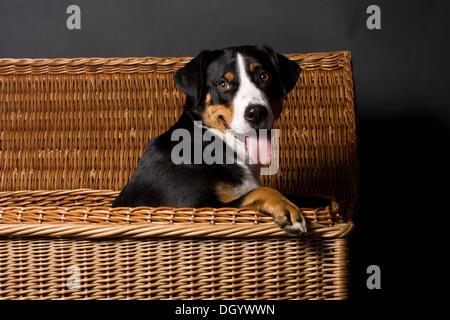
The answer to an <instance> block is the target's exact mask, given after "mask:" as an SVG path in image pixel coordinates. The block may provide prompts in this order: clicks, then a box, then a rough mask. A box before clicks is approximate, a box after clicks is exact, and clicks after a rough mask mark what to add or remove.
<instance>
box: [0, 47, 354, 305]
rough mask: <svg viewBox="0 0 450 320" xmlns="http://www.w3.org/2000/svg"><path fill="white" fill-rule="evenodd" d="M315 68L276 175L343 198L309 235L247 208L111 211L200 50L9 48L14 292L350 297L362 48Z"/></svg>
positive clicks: (309, 64)
mask: <svg viewBox="0 0 450 320" xmlns="http://www.w3.org/2000/svg"><path fill="white" fill-rule="evenodd" d="M289 57H290V58H291V59H293V60H295V61H297V62H298V63H299V64H300V66H301V68H302V72H301V75H300V79H299V81H298V83H297V86H296V88H295V89H294V90H293V91H292V92H291V93H290V94H289V97H288V100H287V102H286V106H285V108H284V111H283V112H282V115H281V117H280V119H279V120H278V121H277V122H276V125H275V127H277V128H279V129H281V130H280V138H281V145H280V170H279V172H278V174H276V175H274V176H264V177H263V182H264V183H265V184H266V185H267V186H272V187H275V188H277V189H278V190H280V191H281V192H283V193H285V194H322V195H329V196H333V197H334V198H336V199H339V205H337V204H336V203H330V205H327V206H324V207H320V208H304V209H303V210H304V213H305V215H306V217H307V220H308V223H309V230H310V231H309V232H308V233H307V234H306V236H304V237H301V238H297V237H293V236H290V235H288V234H286V233H285V232H284V231H282V230H281V229H279V228H278V227H277V226H276V225H275V224H274V223H273V222H272V219H271V218H270V217H268V216H266V215H264V214H262V213H259V212H255V211H252V210H249V209H246V208H242V209H232V208H195V209H193V208H168V207H164V208H150V207H139V208H111V207H110V204H111V202H112V200H113V199H114V197H115V196H116V195H117V194H118V191H119V190H120V189H121V188H122V187H123V186H124V185H125V183H126V182H127V181H128V179H129V178H130V176H131V174H132V173H133V171H134V168H135V167H136V165H137V162H138V160H139V158H140V156H141V155H142V153H143V152H144V148H145V146H146V143H147V140H148V139H149V138H150V137H152V136H155V135H158V134H160V133H162V132H163V131H165V130H167V129H168V128H169V127H170V126H171V124H173V123H174V122H175V120H176V119H177V117H178V116H179V114H180V112H181V108H182V105H183V100H184V96H183V94H182V93H181V92H180V91H179V90H178V89H177V88H176V87H175V85H174V82H173V75H174V72H175V71H176V70H177V69H178V68H180V67H181V66H183V65H184V64H185V63H186V62H187V61H189V59H190V58H153V57H150V58H106V59H105V58H86V59H83V58H81V59H0V298H1V299H343V298H345V297H346V295H347V290H348V287H347V269H348V257H347V237H346V236H347V235H348V234H349V232H350V230H351V229H352V223H351V220H350V214H351V213H352V212H353V211H354V208H355V206H356V202H357V189H358V170H357V161H358V160H357V149H356V132H355V113H354V102H353V81H352V73H351V56H350V53H349V52H332V53H315V54H293V55H289Z"/></svg>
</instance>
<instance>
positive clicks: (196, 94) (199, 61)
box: [174, 50, 219, 105]
mask: <svg viewBox="0 0 450 320" xmlns="http://www.w3.org/2000/svg"><path fill="white" fill-rule="evenodd" d="M218 54H219V50H214V51H210V50H203V51H201V52H200V53H199V54H198V55H197V56H196V57H194V58H193V59H192V60H191V61H189V62H188V63H187V64H186V65H185V66H184V67H183V68H181V69H179V70H178V71H177V72H176V73H175V77H174V80H175V84H176V85H177V86H178V87H179V88H180V89H181V91H183V92H184V93H186V94H187V95H188V97H190V98H191V99H192V101H193V102H194V103H195V105H197V104H198V103H199V102H200V100H201V98H202V96H203V94H204V89H205V86H206V83H205V81H206V68H207V67H208V65H209V63H210V62H211V61H212V60H213V59H214V58H215V57H217V56H218Z"/></svg>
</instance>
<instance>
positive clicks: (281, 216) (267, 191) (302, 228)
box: [246, 187, 307, 235]
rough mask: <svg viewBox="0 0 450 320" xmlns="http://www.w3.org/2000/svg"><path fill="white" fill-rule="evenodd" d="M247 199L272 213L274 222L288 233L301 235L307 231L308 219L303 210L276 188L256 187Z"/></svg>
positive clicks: (258, 207) (261, 209)
mask: <svg viewBox="0 0 450 320" xmlns="http://www.w3.org/2000/svg"><path fill="white" fill-rule="evenodd" d="M246 201H247V202H248V203H249V204H250V203H251V204H252V205H253V206H255V205H256V208H257V209H259V210H260V211H262V212H264V213H267V214H270V215H272V217H273V220H274V222H275V223H276V224H277V225H279V226H280V228H282V229H283V230H285V231H287V232H288V233H291V234H295V235H301V234H303V233H305V232H306V231H307V228H306V219H305V217H304V216H303V214H302V212H301V210H300V209H299V208H298V207H297V206H296V205H295V204H293V203H292V202H291V201H289V200H288V199H287V198H286V197H284V196H283V195H282V194H281V193H280V192H278V191H277V190H275V189H272V188H265V187H261V188H258V189H255V190H253V191H252V192H250V193H249V194H248V195H247V197H246Z"/></svg>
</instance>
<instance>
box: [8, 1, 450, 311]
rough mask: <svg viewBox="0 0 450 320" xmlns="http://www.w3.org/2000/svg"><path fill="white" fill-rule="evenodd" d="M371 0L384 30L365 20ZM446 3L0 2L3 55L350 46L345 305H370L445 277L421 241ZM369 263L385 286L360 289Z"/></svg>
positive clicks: (417, 294) (440, 165)
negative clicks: (355, 163) (354, 119)
mask: <svg viewBox="0 0 450 320" xmlns="http://www.w3.org/2000/svg"><path fill="white" fill-rule="evenodd" d="M70 4H77V5H79V6H80V7H81V30H73V31H71V30H68V29H67V28H66V18H67V16H68V15H67V14H66V8H67V6H69V5H70ZM371 4H376V5H378V6H379V7H380V8H381V26H382V29H381V30H368V29H367V27H366V19H367V17H368V14H366V8H367V7H368V6H369V5H371ZM449 9H450V5H449V2H448V1H358V0H355V1H350V0H341V1H330V0H308V1H276V0H259V1H239V0H228V1H223V0H222V1H206V0H202V1H200V0H191V1H182V0H176V1H175V0H168V1H143V0H142V1H137V0H128V1H117V0H114V1H113V0H101V1H100V0H96V1H87V0H76V1H75V0H74V1H61V0H60V1H57V0H55V1H50V0H41V1H32V0H28V1H23V0H20V1H19V0H14V1H12V0H11V1H4V0H1V1H0V57H3V58H7V57H11V58H18V57H30V58H38V57H49V58H54V57H92V56H99V57H129V56H192V55H195V54H196V53H198V51H200V50H201V49H206V48H210V49H212V48H222V47H227V46H231V45H241V44H258V43H266V44H268V45H270V46H272V47H273V48H275V49H276V50H277V51H279V52H283V53H294V52H320V51H336V50H350V51H351V52H352V55H353V72H354V81H355V91H356V104H357V116H358V128H359V146H360V162H361V199H360V200H361V209H360V213H359V215H358V216H357V217H356V219H355V220H356V221H355V222H356V230H355V232H354V234H353V236H352V245H351V253H350V254H351V261H352V264H351V295H350V298H351V299H350V303H352V302H366V303H368V304H369V305H371V306H374V308H373V310H372V311H375V310H376V309H377V308H376V306H377V303H378V302H380V301H383V302H391V303H393V304H396V303H397V302H398V301H399V300H400V299H403V298H404V297H408V298H422V297H423V298H425V297H428V298H430V297H431V298H434V297H435V296H436V295H438V293H436V292H435V291H431V290H430V291H426V290H424V289H423V288H424V287H423V285H429V284H440V282H441V272H442V270H440V269H439V266H440V263H439V260H440V259H442V258H441V257H440V256H439V255H435V254H434V251H433V248H435V249H437V248H436V243H437V239H436V242H432V243H430V242H429V241H427V240H430V239H431V240H435V239H434V238H433V234H436V235H440V233H439V232H438V231H437V229H438V227H439V226H442V225H443V223H444V221H443V218H444V217H445V213H446V211H448V209H447V208H446V206H445V202H444V201H445V200H446V199H447V197H448V195H446V194H447V193H448V187H447V186H446V183H445V182H446V181H448V179H447V178H448V170H447V165H448V163H449V160H450V159H449V156H448V153H447V150H448V147H449V142H450V111H449V110H450V109H449V96H450V95H449V80H448V71H449V59H448V56H449V47H450V46H449V40H448V38H449V36H448V33H449V30H450V28H449V25H450V23H449V19H448V16H449V13H450V11H449ZM438 181H442V182H444V183H438ZM429 231H431V233H430V232H429ZM441 255H442V252H441ZM371 264H376V265H379V266H380V267H381V271H382V281H381V282H382V284H381V285H382V289H381V290H368V289H367V288H366V283H365V282H366V278H367V275H366V268H367V266H368V265H371ZM427 266H428V267H431V269H432V270H433V271H432V272H429V270H431V269H428V268H426V267H427Z"/></svg>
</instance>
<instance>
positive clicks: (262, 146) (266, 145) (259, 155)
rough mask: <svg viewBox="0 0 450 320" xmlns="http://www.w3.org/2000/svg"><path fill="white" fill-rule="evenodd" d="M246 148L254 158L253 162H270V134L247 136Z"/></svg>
mask: <svg viewBox="0 0 450 320" xmlns="http://www.w3.org/2000/svg"><path fill="white" fill-rule="evenodd" d="M245 148H246V149H247V151H248V154H249V155H250V157H251V158H252V160H253V163H256V164H259V165H266V164H268V163H269V162H270V157H271V155H272V144H271V142H270V134H267V135H266V136H265V137H262V136H261V135H259V136H256V135H252V136H248V137H245Z"/></svg>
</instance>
